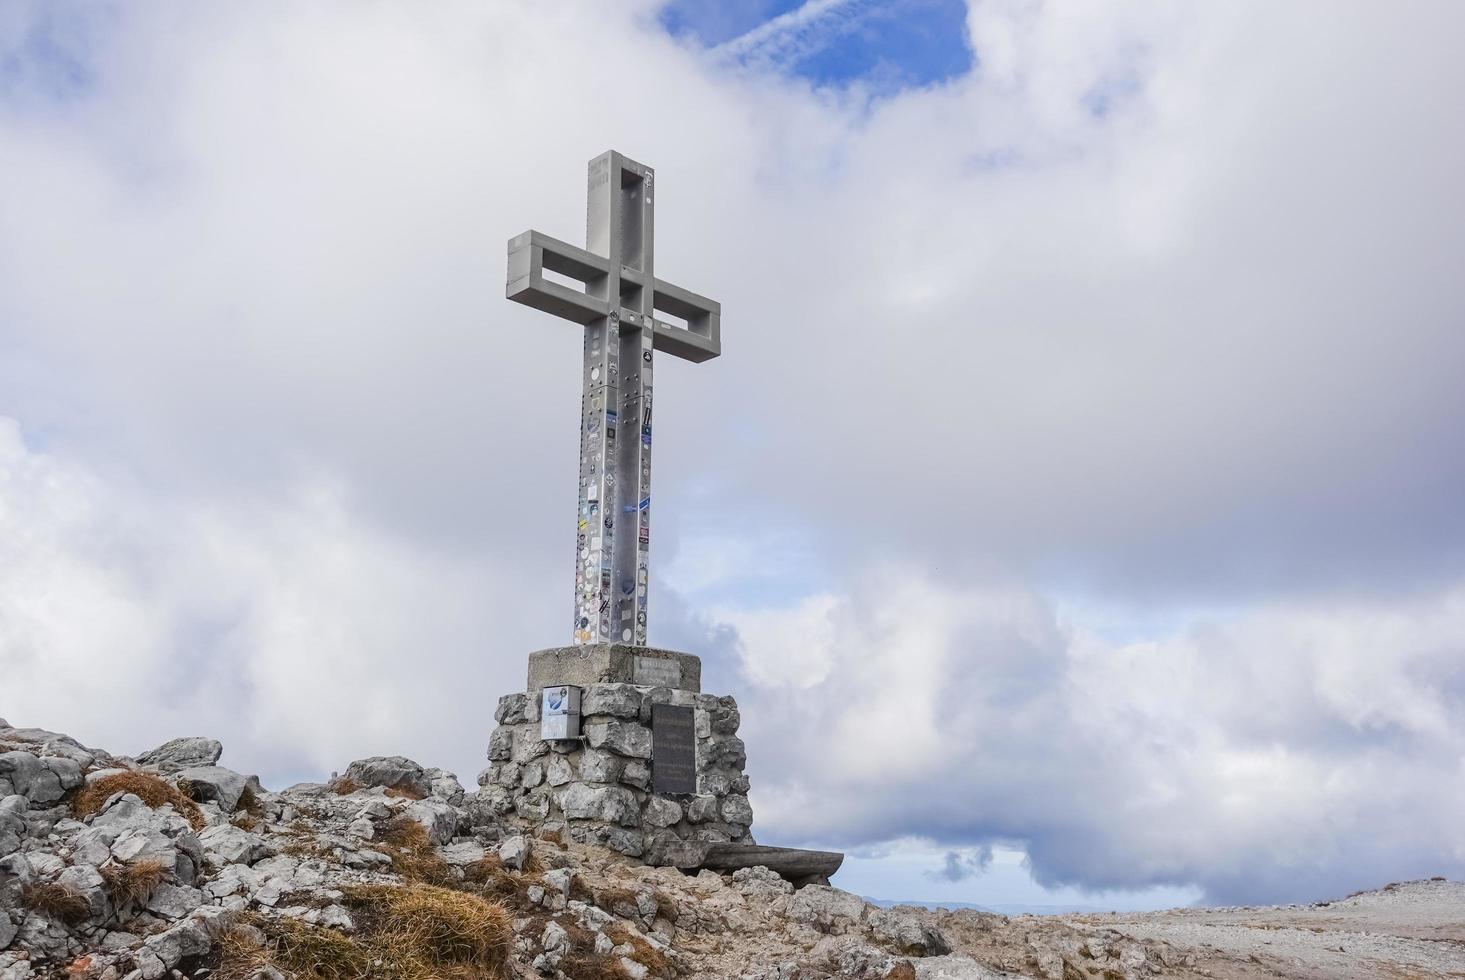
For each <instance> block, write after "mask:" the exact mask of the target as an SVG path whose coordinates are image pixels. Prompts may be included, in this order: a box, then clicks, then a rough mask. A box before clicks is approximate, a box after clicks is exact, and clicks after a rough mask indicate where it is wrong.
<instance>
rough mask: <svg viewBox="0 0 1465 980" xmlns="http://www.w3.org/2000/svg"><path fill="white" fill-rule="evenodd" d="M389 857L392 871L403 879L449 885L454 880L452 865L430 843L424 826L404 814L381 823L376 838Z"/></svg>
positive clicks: (455, 881) (452, 883) (454, 882)
mask: <svg viewBox="0 0 1465 980" xmlns="http://www.w3.org/2000/svg"><path fill="white" fill-rule="evenodd" d="M377 839H378V840H379V841H380V842H381V843H382V845H383V848H384V849H385V850H386V852H387V856H388V857H390V858H391V859H392V870H393V871H395V872H396V873H397V874H399V875H401V876H402V877H403V878H404V879H406V880H407V881H415V882H421V883H422V884H426V885H437V886H440V887H451V886H453V885H455V884H456V883H457V880H458V879H457V876H456V875H454V874H453V868H452V865H450V864H448V862H446V861H444V860H443V859H442V857H441V856H440V855H439V854H438V852H437V849H436V848H434V847H433V846H432V840H431V839H430V838H429V837H428V836H427V829H426V828H425V827H423V826H422V824H420V823H418V822H417V821H416V820H413V819H412V818H411V817H409V816H407V815H406V814H398V815H397V816H395V817H393V818H392V819H390V820H388V821H387V822H386V823H384V824H382V827H381V834H380V836H379V837H378V838H377Z"/></svg>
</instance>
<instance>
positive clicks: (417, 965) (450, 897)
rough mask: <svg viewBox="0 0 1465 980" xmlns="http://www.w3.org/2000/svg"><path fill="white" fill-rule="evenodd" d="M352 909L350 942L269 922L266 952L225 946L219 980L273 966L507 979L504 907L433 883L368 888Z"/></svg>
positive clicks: (310, 975)
mask: <svg viewBox="0 0 1465 980" xmlns="http://www.w3.org/2000/svg"><path fill="white" fill-rule="evenodd" d="M345 902H346V904H347V905H348V906H349V907H350V909H351V911H352V915H353V918H354V919H355V920H356V925H357V930H356V932H355V933H354V934H353V935H350V936H347V935H344V934H342V933H339V932H336V931H335V930H332V929H324V928H321V927H319V926H311V925H307V924H305V923H303V922H300V921H298V920H294V919H283V920H279V921H272V922H269V923H267V924H265V930H266V932H267V934H268V936H269V942H268V944H267V945H266V947H265V949H263V950H261V949H259V948H257V947H255V946H253V945H252V944H251V943H249V942H248V941H240V942H233V941H231V940H228V939H225V940H224V949H223V955H222V961H221V963H220V970H219V974H218V975H219V976H220V977H221V978H233V977H237V976H242V975H247V970H248V969H255V968H257V967H259V966H260V965H263V964H264V963H266V962H268V963H272V964H274V965H276V966H278V967H280V968H281V969H284V970H286V971H288V972H290V973H292V974H294V975H296V976H298V977H301V978H307V980H356V978H359V977H392V978H394V980H491V978H500V977H503V976H505V968H506V964H507V960H508V952H509V943H510V941H511V939H512V937H513V931H512V928H511V923H510V919H509V914H508V913H507V912H506V911H504V909H503V907H502V906H499V905H496V904H494V903H492V902H488V901H485V900H484V899H482V898H479V897H478V896H476V895H469V894H466V893H464V892H457V891H452V890H449V889H446V888H435V887H433V886H431V885H421V884H412V885H402V886H390V885H362V886H359V887H356V888H352V889H349V890H348V891H347V893H346V898H345Z"/></svg>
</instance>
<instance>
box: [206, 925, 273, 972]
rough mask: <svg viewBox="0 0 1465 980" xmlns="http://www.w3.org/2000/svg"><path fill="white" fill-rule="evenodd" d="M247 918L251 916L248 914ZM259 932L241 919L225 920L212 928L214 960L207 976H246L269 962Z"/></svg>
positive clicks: (261, 935) (261, 934)
mask: <svg viewBox="0 0 1465 980" xmlns="http://www.w3.org/2000/svg"><path fill="white" fill-rule="evenodd" d="M250 918H251V919H252V918H253V917H250ZM262 937H263V933H262V932H261V931H260V930H259V929H257V928H255V927H253V926H250V925H247V924H245V923H234V922H231V923H228V924H226V925H224V926H223V927H221V928H220V929H218V930H217V931H215V933H214V937H213V938H214V948H213V955H214V958H215V959H216V960H217V965H216V967H215V968H214V972H213V973H211V974H209V977H210V980H247V978H248V977H251V976H253V975H254V974H255V972H256V971H257V970H259V968H260V967H262V966H266V965H268V964H269V961H270V956H269V952H268V951H267V950H266V949H265V947H264V945H263V944H262V941H261V940H262Z"/></svg>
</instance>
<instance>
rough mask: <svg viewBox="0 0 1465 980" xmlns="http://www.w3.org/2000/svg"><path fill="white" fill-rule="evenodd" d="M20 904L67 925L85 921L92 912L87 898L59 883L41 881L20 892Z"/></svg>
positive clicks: (27, 886) (68, 886)
mask: <svg viewBox="0 0 1465 980" xmlns="http://www.w3.org/2000/svg"><path fill="white" fill-rule="evenodd" d="M20 904H21V905H23V906H25V907H26V908H28V909H30V910H31V911H32V912H40V913H42V914H44V915H49V916H50V917H51V918H53V919H56V920H58V921H61V922H65V923H66V924H67V925H74V924H75V923H77V922H80V921H82V920H83V919H85V918H86V917H87V916H88V915H89V914H90V913H91V910H92V906H91V903H90V902H88V901H87V900H86V896H85V895H83V894H82V893H81V892H79V891H77V890H76V889H75V888H72V887H71V886H70V885H63V884H61V883H60V882H59V881H41V882H35V883H33V884H29V885H26V886H25V887H24V888H22V889H21V890H20Z"/></svg>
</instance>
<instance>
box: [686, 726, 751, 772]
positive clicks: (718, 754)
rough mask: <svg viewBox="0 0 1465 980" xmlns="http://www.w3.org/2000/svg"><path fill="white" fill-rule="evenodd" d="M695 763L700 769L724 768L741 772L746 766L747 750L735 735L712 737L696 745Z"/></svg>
mask: <svg viewBox="0 0 1465 980" xmlns="http://www.w3.org/2000/svg"><path fill="white" fill-rule="evenodd" d="M697 761H698V765H699V766H700V767H702V768H726V769H734V770H737V771H738V772H741V771H742V770H743V768H744V767H745V766H746V765H747V764H748V750H747V748H746V747H745V746H744V745H743V740H742V739H740V738H738V737H737V736H736V735H714V736H711V737H709V738H706V739H701V740H699V741H698V743H697Z"/></svg>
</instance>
